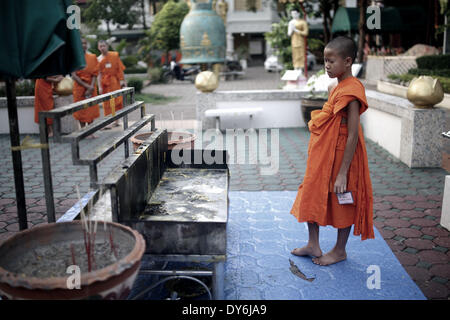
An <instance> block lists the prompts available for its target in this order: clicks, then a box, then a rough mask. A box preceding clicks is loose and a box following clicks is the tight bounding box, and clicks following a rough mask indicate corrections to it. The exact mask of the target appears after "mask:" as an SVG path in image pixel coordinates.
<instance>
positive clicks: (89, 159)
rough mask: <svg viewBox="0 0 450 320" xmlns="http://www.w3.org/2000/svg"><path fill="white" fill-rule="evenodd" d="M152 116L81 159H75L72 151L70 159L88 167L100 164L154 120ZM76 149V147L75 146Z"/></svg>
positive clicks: (145, 117)
mask: <svg viewBox="0 0 450 320" xmlns="http://www.w3.org/2000/svg"><path fill="white" fill-rule="evenodd" d="M154 117H155V116H154V115H153V114H150V115H146V116H144V117H143V118H142V119H140V120H139V121H137V122H135V123H134V124H133V126H131V127H129V128H127V129H125V130H124V131H123V133H122V134H120V135H119V136H118V137H116V138H115V139H114V140H113V142H112V143H111V142H108V143H107V144H105V145H103V146H101V147H99V148H96V149H95V150H93V151H92V152H90V153H88V154H84V155H83V156H82V158H80V159H77V158H76V155H77V154H74V153H73V151H72V157H73V161H74V163H75V164H88V165H95V164H97V163H98V162H100V161H101V160H102V159H104V158H106V156H107V155H109V154H110V153H111V152H113V151H114V150H115V149H117V147H119V146H120V145H121V144H122V143H123V142H124V141H126V140H128V139H129V138H131V137H132V136H133V135H134V134H135V133H136V132H137V131H139V130H140V129H142V127H144V126H145V125H146V124H148V123H149V122H150V121H152V120H154ZM72 147H74V143H73V144H72ZM76 147H77V146H76ZM78 151H79V150H78Z"/></svg>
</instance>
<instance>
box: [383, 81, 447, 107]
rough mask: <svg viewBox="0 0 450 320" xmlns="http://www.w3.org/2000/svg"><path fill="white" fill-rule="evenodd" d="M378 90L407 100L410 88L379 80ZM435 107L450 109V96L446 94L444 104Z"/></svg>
mask: <svg viewBox="0 0 450 320" xmlns="http://www.w3.org/2000/svg"><path fill="white" fill-rule="evenodd" d="M377 90H378V91H380V92H383V93H387V94H391V95H394V96H397V97H402V98H405V99H406V94H407V92H408V87H405V86H401V85H398V84H395V83H390V82H388V81H382V80H378V81H377ZM435 107H438V108H446V109H450V94H448V93H445V94H444V100H442V102H441V103H439V104H437V105H436V106H435Z"/></svg>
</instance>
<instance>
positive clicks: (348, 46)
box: [325, 36, 358, 63]
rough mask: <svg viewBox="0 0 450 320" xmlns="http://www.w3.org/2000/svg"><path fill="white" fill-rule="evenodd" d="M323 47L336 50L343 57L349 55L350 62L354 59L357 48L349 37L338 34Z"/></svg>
mask: <svg viewBox="0 0 450 320" xmlns="http://www.w3.org/2000/svg"><path fill="white" fill-rule="evenodd" d="M325 48H326V49H331V50H333V51H336V52H337V54H339V56H341V57H342V58H343V59H345V58H347V57H350V58H351V59H352V63H353V62H355V60H356V54H357V50H358V48H357V47H356V44H355V42H354V41H353V40H352V39H351V38H349V37H344V36H339V37H337V38H334V39H333V40H331V41H330V42H328V44H327V45H326V47H325Z"/></svg>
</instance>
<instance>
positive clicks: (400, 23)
mask: <svg viewBox="0 0 450 320" xmlns="http://www.w3.org/2000/svg"><path fill="white" fill-rule="evenodd" d="M380 12H381V19H380V20H381V24H380V27H381V29H380V30H373V31H374V32H403V31H407V30H414V29H417V28H418V27H419V28H420V26H423V25H424V23H426V22H425V21H426V17H425V15H424V12H423V10H422V9H421V8H420V7H414V6H412V7H384V8H381V10H380ZM372 14H373V13H371V14H366V19H367V18H369V17H370V16H371V15H372ZM358 23H359V8H345V7H340V8H339V9H338V10H337V12H336V14H335V16H334V18H333V25H332V26H331V32H332V33H335V32H349V31H350V32H357V31H358Z"/></svg>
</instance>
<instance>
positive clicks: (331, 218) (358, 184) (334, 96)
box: [290, 77, 374, 240]
mask: <svg viewBox="0 0 450 320" xmlns="http://www.w3.org/2000/svg"><path fill="white" fill-rule="evenodd" d="M355 99H357V100H358V101H359V103H360V105H361V107H360V110H359V113H360V115H361V114H362V113H363V112H364V111H366V110H367V107H368V105H367V100H366V96H365V92H364V86H363V85H362V84H361V82H360V81H359V80H358V79H357V78H355V77H350V78H347V79H345V80H343V81H342V82H340V83H339V84H338V85H337V86H336V87H335V88H334V89H333V90H332V91H331V93H330V96H329V98H328V101H327V102H326V103H325V105H324V106H323V108H322V110H315V111H313V112H312V113H311V121H310V122H309V123H308V127H309V129H310V131H311V137H310V141H309V145H308V160H307V167H306V172H305V176H304V179H303V182H302V184H301V185H300V186H299V189H298V193H297V197H296V199H295V201H294V204H293V206H292V209H291V211H290V213H291V214H292V215H294V216H295V217H296V218H297V220H298V221H299V222H316V223H317V224H319V225H321V226H326V225H332V226H333V227H335V228H346V227H349V226H351V225H354V235H361V240H365V239H369V238H374V232H373V196H372V184H371V180H370V175H369V166H368V160H367V152H366V146H365V142H364V136H363V132H362V128H361V125H359V128H358V143H357V146H356V150H355V153H354V155H353V159H352V162H351V164H350V167H349V170H348V173H347V182H348V187H347V191H351V192H352V195H353V199H354V204H344V205H340V204H339V203H338V201H337V196H336V194H335V193H334V192H333V184H334V181H335V180H336V177H337V175H338V172H339V168H340V167H341V163H342V159H343V156H344V150H345V146H346V142H347V134H348V131H347V124H341V120H342V117H347V112H346V111H345V110H343V109H344V108H345V107H346V106H347V105H348V104H349V103H350V102H351V101H353V100H355Z"/></svg>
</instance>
